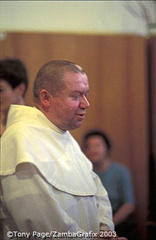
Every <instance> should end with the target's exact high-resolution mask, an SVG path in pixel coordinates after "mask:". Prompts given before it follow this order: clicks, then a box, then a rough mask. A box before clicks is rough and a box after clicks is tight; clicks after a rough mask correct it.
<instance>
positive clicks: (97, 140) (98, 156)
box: [84, 135, 108, 164]
mask: <svg viewBox="0 0 156 240" xmlns="http://www.w3.org/2000/svg"><path fill="white" fill-rule="evenodd" d="M85 144H86V147H85V149H84V152H85V154H86V156H87V157H88V158H89V159H90V161H91V162H92V163H93V164H96V163H100V162H101V161H103V160H104V159H105V157H106V156H107V152H108V149H107V146H106V144H105V142H104V140H103V138H102V137H101V136H96V135H95V136H90V137H89V138H88V139H87V141H86V143H85Z"/></svg>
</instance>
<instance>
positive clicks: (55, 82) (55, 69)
mask: <svg viewBox="0 0 156 240" xmlns="http://www.w3.org/2000/svg"><path fill="white" fill-rule="evenodd" d="M65 72H74V73H82V74H83V73H84V70H83V69H82V68H81V67H80V66H78V65H77V64H75V63H73V62H69V61H66V60H53V61H50V62H48V63H46V64H45V65H44V66H43V67H42V68H41V69H40V70H39V72H38V73H37V76H36V79H35V81H34V87H33V95H34V100H35V101H38V100H39V93H40V91H41V90H42V89H46V90H48V91H49V92H50V93H52V94H57V93H58V92H60V91H61V90H62V89H63V88H64V87H65V86H66V85H65V82H64V81H63V76H64V73H65Z"/></svg>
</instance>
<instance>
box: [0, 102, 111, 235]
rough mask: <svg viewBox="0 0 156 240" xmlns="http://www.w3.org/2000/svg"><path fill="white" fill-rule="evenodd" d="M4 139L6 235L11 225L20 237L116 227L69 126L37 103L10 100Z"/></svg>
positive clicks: (103, 192) (1, 169)
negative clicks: (29, 104) (57, 123)
mask: <svg viewBox="0 0 156 240" xmlns="http://www.w3.org/2000/svg"><path fill="white" fill-rule="evenodd" d="M1 140H2V153H1V156H2V160H1V166H0V174H1V188H2V189H1V190H2V195H1V198H2V211H1V218H2V220H3V221H2V222H3V227H4V235H5V239H7V236H6V234H7V232H8V231H14V232H13V235H12V236H13V237H14V238H13V239H16V238H17V233H18V232H19V234H20V233H22V232H24V233H30V234H34V237H35V233H34V232H38V233H42V232H44V233H46V232H51V231H55V232H58V233H61V232H69V233H77V232H78V231H79V232H89V231H93V232H95V233H98V232H99V231H100V229H103V230H108V229H110V230H114V225H113V223H112V210H111V206H110V202H109V200H108V196H107V192H106V190H105V189H104V188H103V186H102V184H101V182H100V180H99V178H98V176H97V175H96V174H95V173H94V172H93V171H92V165H91V163H90V161H89V160H88V159H87V158H86V157H85V155H84V154H83V153H82V151H81V149H80V147H79V145H78V144H77V142H76V141H75V140H74V138H73V137H72V135H71V134H70V133H69V132H68V131H62V130H60V129H58V128H57V127H56V126H55V125H54V124H53V123H51V121H49V120H48V119H47V118H46V117H45V115H44V114H43V113H42V112H41V111H40V110H38V109H36V108H35V107H27V106H19V105H12V106H11V108H10V110H9V115H8V122H7V130H6V131H5V132H4V134H3V136H2V139H1ZM15 231H17V233H15ZM38 237H39V235H38ZM8 239H9V238H8ZM17 239H18V238H17ZM51 239H52V238H51ZM62 239H63V238H62ZM84 239H85V238H84Z"/></svg>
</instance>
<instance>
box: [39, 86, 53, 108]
mask: <svg viewBox="0 0 156 240" xmlns="http://www.w3.org/2000/svg"><path fill="white" fill-rule="evenodd" d="M50 100H51V94H50V93H49V92H48V91H47V90H46V89H42V90H41V91H40V102H41V104H42V105H43V106H44V107H46V108H48V107H49V106H50Z"/></svg>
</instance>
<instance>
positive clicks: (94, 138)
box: [83, 130, 136, 240]
mask: <svg viewBox="0 0 156 240" xmlns="http://www.w3.org/2000/svg"><path fill="white" fill-rule="evenodd" d="M111 147H112V146H111V142H110V140H109V138H108V136H107V134H106V133H105V132H103V131H101V130H91V131H89V132H87V133H86V134H85V135H84V138H83V151H84V153H85V154H86V156H87V157H88V158H89V160H90V161H91V162H92V163H93V170H94V171H95V172H96V173H97V175H98V176H99V177H100V179H101V182H102V184H103V185H104V187H105V188H106V190H107V192H108V197H109V200H110V202H111V205H112V210H113V222H114V224H115V230H116V233H117V234H118V235H119V236H120V235H121V236H124V237H127V238H128V240H135V239H136V231H135V225H134V223H133V221H132V220H131V219H132V218H131V215H132V213H133V212H134V208H135V203H134V196H133V187H132V182H131V176H130V172H129V170H128V169H127V168H126V167H125V166H123V165H121V164H119V163H117V162H114V161H113V160H112V159H111V154H110V151H111Z"/></svg>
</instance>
